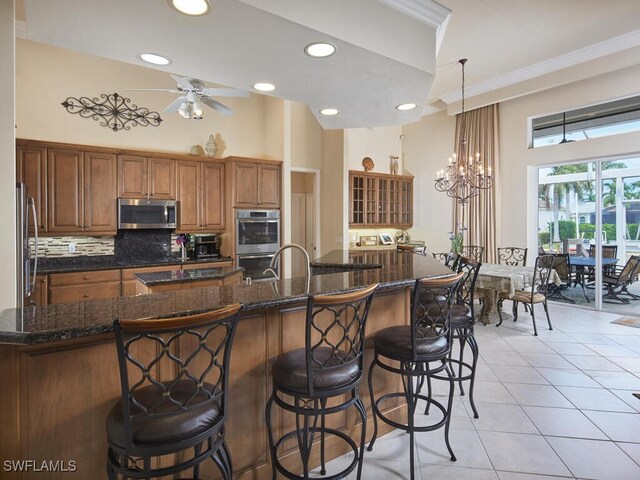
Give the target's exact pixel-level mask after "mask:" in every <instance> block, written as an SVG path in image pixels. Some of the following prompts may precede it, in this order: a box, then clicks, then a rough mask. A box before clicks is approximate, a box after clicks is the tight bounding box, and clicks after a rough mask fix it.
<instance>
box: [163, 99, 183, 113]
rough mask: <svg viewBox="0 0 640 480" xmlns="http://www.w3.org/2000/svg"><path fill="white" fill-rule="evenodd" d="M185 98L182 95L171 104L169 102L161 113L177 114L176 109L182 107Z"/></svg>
mask: <svg viewBox="0 0 640 480" xmlns="http://www.w3.org/2000/svg"><path fill="white" fill-rule="evenodd" d="M186 98H187V97H185V96H184V95H183V96H181V97H178V98H176V99H175V100H174V101H173V102H171V103H170V104H169V105H167V106H166V107H165V109H164V110H162V111H163V112H177V111H178V109H179V108H180V105H182V102H184V101H185V100H186Z"/></svg>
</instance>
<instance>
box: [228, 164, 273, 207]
mask: <svg viewBox="0 0 640 480" xmlns="http://www.w3.org/2000/svg"><path fill="white" fill-rule="evenodd" d="M233 169H234V183H235V185H234V202H233V206H234V207H237V208H256V207H257V208H280V185H281V170H280V166H279V165H273V164H266V163H265V164H263V163H257V162H256V163H252V162H244V161H234V162H233Z"/></svg>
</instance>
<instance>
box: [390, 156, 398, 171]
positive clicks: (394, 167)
mask: <svg viewBox="0 0 640 480" xmlns="http://www.w3.org/2000/svg"><path fill="white" fill-rule="evenodd" d="M398 158H400V157H396V156H394V155H389V173H391V175H397V174H398Z"/></svg>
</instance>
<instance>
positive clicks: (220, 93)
mask: <svg viewBox="0 0 640 480" xmlns="http://www.w3.org/2000/svg"><path fill="white" fill-rule="evenodd" d="M198 94H200V95H206V96H207V97H245V98H246V97H248V96H249V92H247V91H245V90H238V89H237V88H203V89H202V90H199V91H198Z"/></svg>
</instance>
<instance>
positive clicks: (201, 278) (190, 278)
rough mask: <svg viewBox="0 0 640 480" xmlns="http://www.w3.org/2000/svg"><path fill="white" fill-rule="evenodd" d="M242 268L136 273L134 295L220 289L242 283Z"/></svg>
mask: <svg viewBox="0 0 640 480" xmlns="http://www.w3.org/2000/svg"><path fill="white" fill-rule="evenodd" d="M242 272H244V268H242V267H221V268H194V269H191V270H166V271H162V272H149V273H136V274H135V275H134V278H135V279H136V281H137V282H136V293H137V294H139V295H146V294H148V293H159V292H173V291H176V290H186V289H190V288H202V287H222V286H225V285H238V284H240V283H242Z"/></svg>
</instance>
